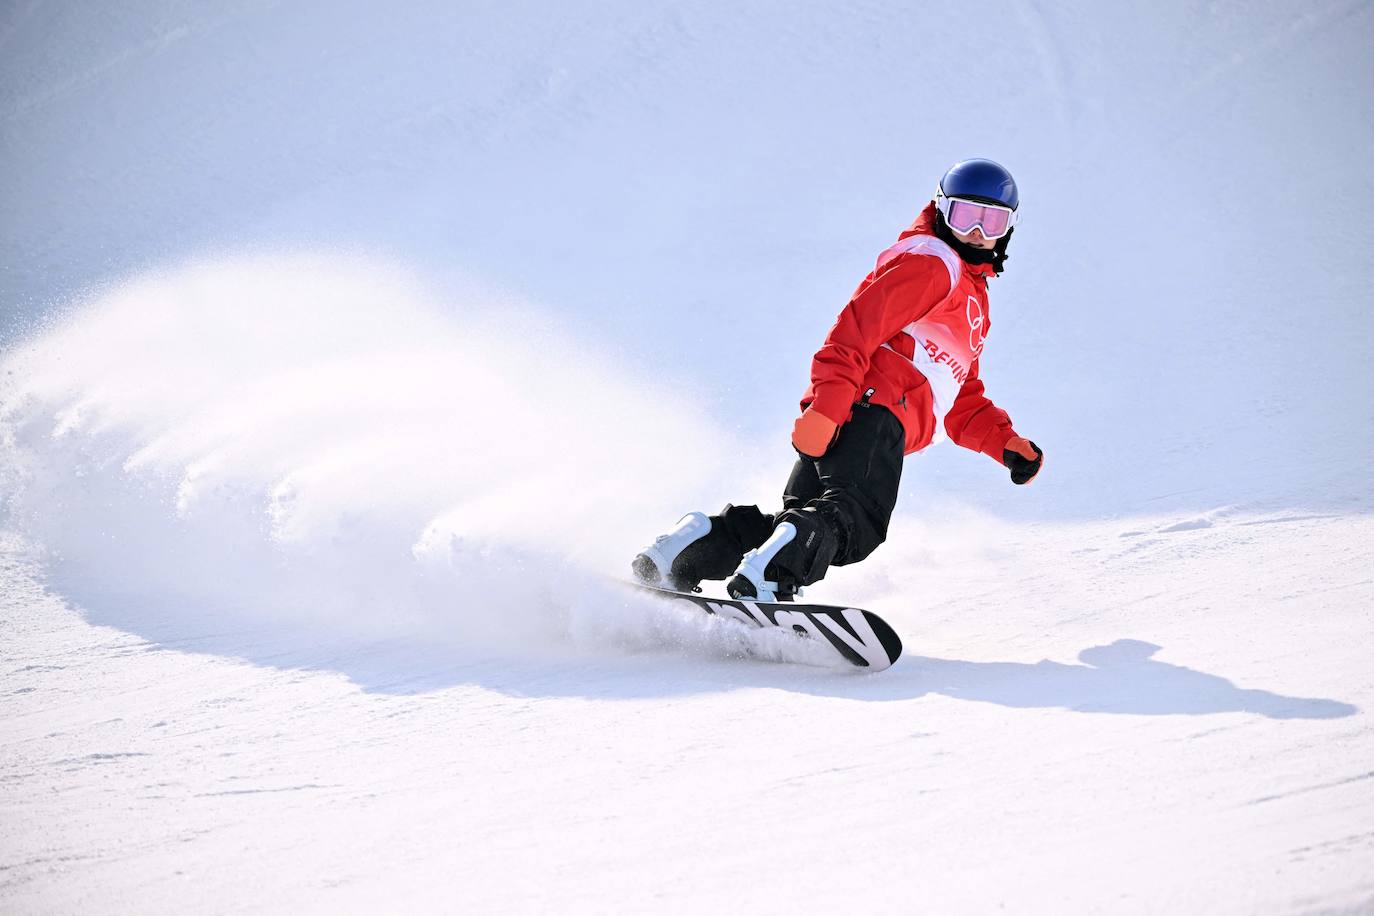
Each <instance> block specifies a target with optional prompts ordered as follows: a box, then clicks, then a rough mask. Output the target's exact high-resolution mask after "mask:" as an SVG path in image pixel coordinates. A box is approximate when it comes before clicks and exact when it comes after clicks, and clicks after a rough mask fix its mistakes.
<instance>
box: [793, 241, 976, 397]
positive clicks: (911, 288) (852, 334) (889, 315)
mask: <svg viewBox="0 0 1374 916" xmlns="http://www.w3.org/2000/svg"><path fill="white" fill-rule="evenodd" d="M949 291H950V279H949V272H948V271H947V270H946V269H945V267H944V265H943V264H942V263H941V262H940V261H939V260H938V259H937V258H934V257H931V256H927V255H917V256H914V257H910V258H906V259H904V260H902V261H901V262H899V263H897V264H895V265H893V266H892V267H891V268H889V269H887V270H886V271H883V272H882V273H878V274H876V275H875V276H872V277H870V278H868V279H866V280H864V282H863V283H861V284H860V285H859V288H858V290H857V291H855V293H854V295H853V297H852V298H850V300H849V303H848V304H847V305H845V307H844V311H842V312H840V317H839V318H837V319H836V320H835V325H834V326H833V327H832V328H831V329H830V333H829V334H827V335H826V337H825V343H824V344H822V345H821V348H820V350H818V351H817V352H816V356H815V357H814V358H813V359H812V361H811V385H812V390H813V392H814V393H815V397H814V399H813V400H812V402H811V407H812V408H813V409H815V410H817V411H819V412H820V413H822V414H824V415H825V416H826V417H828V418H830V419H831V420H834V421H835V423H837V424H841V423H844V422H845V420H846V419H847V418H848V417H849V409H850V408H851V407H852V406H853V404H854V402H855V401H856V400H857V399H858V395H859V387H860V386H861V385H863V380H864V376H865V375H867V374H868V365H869V362H870V360H872V358H873V354H874V353H876V352H877V350H878V348H879V347H881V346H882V345H883V344H884V343H886V342H887V341H889V340H891V339H892V338H893V336H895V335H896V333H897V332H898V331H900V330H901V329H902V328H904V327H906V326H907V325H908V324H910V323H911V322H913V321H916V320H917V319H919V318H920V317H921V316H922V315H924V314H925V313H926V312H928V311H930V310H931V309H932V308H934V307H935V306H936V305H938V304H939V303H940V300H942V299H944V298H945V296H948V295H949Z"/></svg>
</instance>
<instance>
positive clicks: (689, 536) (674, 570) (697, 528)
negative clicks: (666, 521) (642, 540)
mask: <svg viewBox="0 0 1374 916" xmlns="http://www.w3.org/2000/svg"><path fill="white" fill-rule="evenodd" d="M710 533H711V519H710V518H708V517H707V516H706V515H704V514H703V513H701V512H689V513H687V514H686V515H684V516H683V517H682V520H681V521H679V522H678V523H677V527H676V528H674V529H673V530H672V531H670V532H668V533H667V534H660V535H659V536H658V537H656V538H654V542H653V544H651V545H649V546H648V547H645V548H644V549H643V550H642V551H640V552H639V554H638V555H636V556H635V558H634V559H633V560H631V561H630V569H631V571H632V572H634V576H635V579H636V581H638V582H640V583H642V584H644V585H652V586H656V587H658V588H669V589H672V590H673V591H675V592H690V591H695V590H696V589H697V585H698V584H699V583H700V582H701V578H702V577H701V576H700V575H694V571H693V570H691V569H689V568H687V567H688V566H689V565H690V564H686V563H684V562H683V559H684V558H683V556H682V552H683V551H684V550H686V549H687V548H688V547H690V546H691V545H692V544H694V543H695V542H697V541H699V540H701V539H702V538H704V537H706V535H708V534H710Z"/></svg>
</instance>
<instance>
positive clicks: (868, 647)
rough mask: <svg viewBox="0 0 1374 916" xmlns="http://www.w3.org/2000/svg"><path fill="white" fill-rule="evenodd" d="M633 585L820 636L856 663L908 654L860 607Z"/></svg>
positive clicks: (882, 662)
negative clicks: (710, 595) (712, 595)
mask: <svg viewBox="0 0 1374 916" xmlns="http://www.w3.org/2000/svg"><path fill="white" fill-rule="evenodd" d="M628 584H629V585H631V586H632V587H633V588H636V589H639V590H641V591H646V592H650V593H651V594H654V595H657V596H658V597H660V598H663V599H665V600H669V601H681V602H684V603H686V604H690V605H692V606H693V607H694V608H697V609H698V610H702V611H705V612H706V613H708V614H714V615H715V616H717V617H726V618H729V619H731V620H738V621H740V622H742V623H745V624H749V625H750V626H754V627H778V628H779V629H784V630H787V629H790V630H792V631H793V632H795V633H796V634H797V635H798V636H801V637H805V638H809V639H815V640H818V641H819V642H820V643H821V644H822V645H828V646H830V647H831V648H833V649H834V650H835V653H836V654H837V655H838V656H839V657H840V658H843V659H844V660H845V661H847V662H849V663H850V664H851V665H853V666H854V667H856V668H864V669H867V670H869V671H882V670H884V669H885V668H890V667H892V663H893V662H895V661H896V660H897V659H898V657H899V656H901V654H902V640H901V639H900V638H899V637H898V636H897V633H896V632H895V631H894V630H893V629H892V627H891V626H889V625H888V622H887V621H886V620H883V618H881V617H879V616H878V615H877V614H875V613H873V612H872V611H865V610H863V609H862V608H856V607H834V606H832V605H826V604H802V603H800V602H790V601H789V602H776V603H774V602H767V601H736V600H735V599H733V598H708V597H706V596H705V595H699V594H696V593H690V594H689V593H687V592H675V591H672V590H671V589H666V588H658V587H656V586H653V585H644V584H642V583H638V582H631V583H628Z"/></svg>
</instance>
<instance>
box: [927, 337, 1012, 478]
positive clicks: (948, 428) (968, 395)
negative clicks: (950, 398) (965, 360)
mask: <svg viewBox="0 0 1374 916" xmlns="http://www.w3.org/2000/svg"><path fill="white" fill-rule="evenodd" d="M945 432H947V433H949V437H950V438H951V439H953V440H954V441H955V443H957V444H958V445H962V446H963V447H964V448H967V449H972V450H973V451H975V452H982V453H983V454H984V455H987V456H988V457H989V458H992V459H993V460H995V461H996V462H997V463H998V464H1001V462H1002V450H1003V449H1005V448H1006V447H1007V440H1008V439H1010V438H1012V436H1014V435H1016V434H1015V433H1014V432H1013V431H1012V426H1011V417H1009V416H1007V412H1006V411H1005V410H1003V409H1002V408H1000V407H998V406H997V405H996V404H994V403H992V401H991V400H989V399H988V396H987V395H986V394H984V393H983V380H982V379H980V378H979V377H978V360H976V359H975V360H974V361H973V366H972V368H971V369H970V370H969V374H968V378H967V379H966V380H965V381H964V384H963V387H962V388H960V389H959V394H958V396H957V397H955V399H954V406H952V407H951V408H950V409H949V413H947V414H945Z"/></svg>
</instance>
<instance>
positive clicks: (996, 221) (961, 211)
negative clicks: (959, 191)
mask: <svg viewBox="0 0 1374 916" xmlns="http://www.w3.org/2000/svg"><path fill="white" fill-rule="evenodd" d="M935 206H936V207H938V208H939V209H940V215H941V216H943V217H944V218H945V222H946V223H948V224H949V228H951V229H953V230H954V231H955V232H957V233H959V234H960V235H968V234H969V233H970V232H972V231H973V230H974V229H975V228H976V229H981V230H983V238H986V239H1000V238H1001V237H1002V236H1004V235H1006V234H1007V233H1008V232H1010V231H1011V227H1012V226H1015V225H1016V211H1015V210H1012V209H1011V208H1009V207H999V206H997V205H996V204H981V203H978V202H977V201H972V200H963V199H962V198H958V197H946V196H945V195H943V194H937V195H936V197H935Z"/></svg>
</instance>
